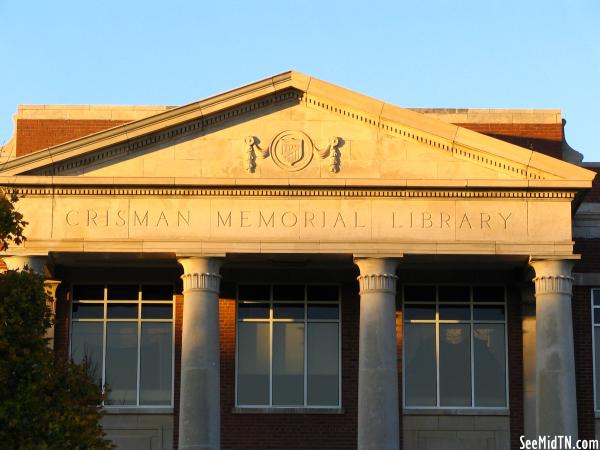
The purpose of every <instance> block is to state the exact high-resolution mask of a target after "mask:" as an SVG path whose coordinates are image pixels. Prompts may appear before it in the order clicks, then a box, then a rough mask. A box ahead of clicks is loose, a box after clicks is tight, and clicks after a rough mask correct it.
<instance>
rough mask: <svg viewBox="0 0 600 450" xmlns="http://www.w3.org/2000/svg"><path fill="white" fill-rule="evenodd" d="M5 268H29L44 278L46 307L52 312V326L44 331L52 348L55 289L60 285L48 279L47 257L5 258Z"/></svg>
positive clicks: (56, 281) (58, 282)
mask: <svg viewBox="0 0 600 450" xmlns="http://www.w3.org/2000/svg"><path fill="white" fill-rule="evenodd" d="M4 262H5V263H6V267H7V268H8V269H9V270H23V269H25V268H26V267H29V268H30V269H31V270H32V271H33V272H35V273H37V274H38V275H41V276H43V277H45V279H44V290H45V291H46V296H47V300H48V307H49V308H50V311H51V312H52V324H51V325H50V328H48V329H47V330H46V337H47V338H48V339H49V341H48V346H49V347H50V348H53V347H54V320H55V315H56V289H57V288H58V286H59V285H60V281H59V280H52V279H49V275H50V272H49V270H48V267H47V262H48V257H47V256H37V255H36V256H7V257H5V258H4Z"/></svg>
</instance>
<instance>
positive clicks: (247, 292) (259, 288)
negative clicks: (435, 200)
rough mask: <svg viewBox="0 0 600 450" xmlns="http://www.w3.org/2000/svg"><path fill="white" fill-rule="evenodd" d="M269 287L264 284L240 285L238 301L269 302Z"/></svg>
mask: <svg viewBox="0 0 600 450" xmlns="http://www.w3.org/2000/svg"><path fill="white" fill-rule="evenodd" d="M270 297H271V295H270V293H269V286H266V285H264V284H257V285H252V284H250V285H241V286H240V287H239V299H240V300H267V301H268V300H270Z"/></svg>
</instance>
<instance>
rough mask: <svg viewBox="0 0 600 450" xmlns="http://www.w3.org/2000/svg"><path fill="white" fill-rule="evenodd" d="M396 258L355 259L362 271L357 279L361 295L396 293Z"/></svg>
mask: <svg viewBox="0 0 600 450" xmlns="http://www.w3.org/2000/svg"><path fill="white" fill-rule="evenodd" d="M398 262H399V261H398V259H396V258H371V257H367V258H361V257H359V258H354V264H356V265H357V266H358V268H359V270H360V275H359V276H358V277H357V279H358V282H359V284H360V293H361V294H362V293H365V292H389V293H392V294H395V293H396V280H397V279H398V277H397V276H396V268H397V267H398Z"/></svg>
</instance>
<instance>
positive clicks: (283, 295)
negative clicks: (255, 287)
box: [273, 284, 304, 301]
mask: <svg viewBox="0 0 600 450" xmlns="http://www.w3.org/2000/svg"><path fill="white" fill-rule="evenodd" d="M273 300H279V301H281V300H297V301H304V285H302V284H282V285H277V286H273Z"/></svg>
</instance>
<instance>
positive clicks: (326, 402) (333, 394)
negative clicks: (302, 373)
mask: <svg viewBox="0 0 600 450" xmlns="http://www.w3.org/2000/svg"><path fill="white" fill-rule="evenodd" d="M307 326H308V328H307V340H308V342H307V355H306V360H307V361H306V365H307V368H306V371H307V380H306V381H307V383H306V384H307V387H306V389H307V392H306V395H307V403H308V404H309V405H318V406H337V405H338V404H339V342H338V341H339V339H338V337H339V334H338V324H337V323H309V324H308V325H307Z"/></svg>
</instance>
